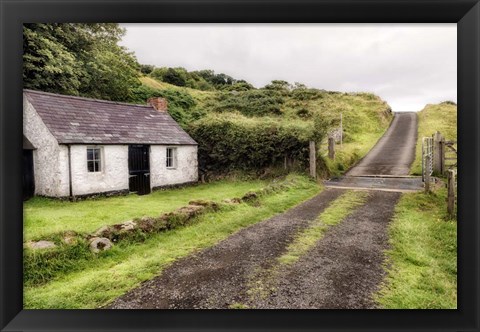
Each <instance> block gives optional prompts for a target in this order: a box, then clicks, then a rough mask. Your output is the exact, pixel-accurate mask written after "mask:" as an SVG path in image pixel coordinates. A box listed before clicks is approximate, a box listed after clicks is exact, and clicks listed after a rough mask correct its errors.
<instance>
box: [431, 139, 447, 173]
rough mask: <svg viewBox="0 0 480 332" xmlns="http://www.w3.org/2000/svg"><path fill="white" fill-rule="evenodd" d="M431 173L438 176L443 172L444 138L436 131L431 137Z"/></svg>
mask: <svg viewBox="0 0 480 332" xmlns="http://www.w3.org/2000/svg"><path fill="white" fill-rule="evenodd" d="M433 172H435V174H439V175H443V174H444V172H445V137H443V135H442V134H440V132H438V131H437V132H436V133H435V135H433Z"/></svg>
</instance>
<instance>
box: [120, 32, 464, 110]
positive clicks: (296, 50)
mask: <svg viewBox="0 0 480 332" xmlns="http://www.w3.org/2000/svg"><path fill="white" fill-rule="evenodd" d="M122 26H124V27H125V28H126V29H127V33H126V36H125V37H124V39H123V41H122V45H124V46H126V47H127V48H128V49H129V50H131V51H133V52H135V54H136V56H137V58H138V60H139V62H140V63H143V64H153V65H156V66H168V67H185V68H186V69H188V70H199V69H213V70H215V71H216V72H223V73H225V74H228V75H230V76H233V77H235V78H237V79H244V80H247V81H248V82H250V83H252V84H253V85H255V86H257V87H261V86H264V85H265V84H267V83H269V82H270V81H271V80H273V79H282V80H286V81H289V82H292V83H293V82H301V83H304V84H306V85H308V86H311V87H315V88H319V89H327V90H337V91H368V92H373V93H376V94H378V95H380V96H381V97H382V98H383V99H385V100H386V101H387V102H388V103H389V104H390V105H391V106H392V108H393V109H394V111H418V110H420V109H422V108H423V107H424V105H425V104H427V103H435V102H440V101H443V100H453V101H456V100H457V26H456V24H122Z"/></svg>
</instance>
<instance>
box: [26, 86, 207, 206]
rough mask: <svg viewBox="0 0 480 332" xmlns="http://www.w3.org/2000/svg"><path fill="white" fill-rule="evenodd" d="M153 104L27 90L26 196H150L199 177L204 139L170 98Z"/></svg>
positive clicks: (160, 99)
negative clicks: (173, 111) (174, 112)
mask: <svg viewBox="0 0 480 332" xmlns="http://www.w3.org/2000/svg"><path fill="white" fill-rule="evenodd" d="M148 104H149V106H145V105H133V104H126V103H118V102H111V101H105V100H97V99H89V98H82V97H73V96H65V95H59V94H53V93H46V92H40V91H33V90H24V91H23V135H24V144H23V148H24V150H23V155H24V188H23V189H24V197H25V196H27V197H25V198H28V196H31V195H32V194H35V195H41V196H48V197H75V196H85V195H92V194H98V193H105V194H110V193H116V192H128V191H129V192H137V193H138V194H147V193H149V192H150V191H151V189H152V188H153V189H154V188H157V187H165V186H170V185H178V184H184V183H190V182H195V181H197V180H198V166H197V143H196V142H195V141H194V140H193V139H192V138H191V137H190V136H189V135H188V134H187V133H186V132H185V131H184V130H183V129H182V128H181V127H180V126H179V125H178V124H177V123H176V122H175V120H173V118H172V117H171V116H170V115H169V114H168V112H167V102H166V100H165V99H162V98H152V99H149V100H148Z"/></svg>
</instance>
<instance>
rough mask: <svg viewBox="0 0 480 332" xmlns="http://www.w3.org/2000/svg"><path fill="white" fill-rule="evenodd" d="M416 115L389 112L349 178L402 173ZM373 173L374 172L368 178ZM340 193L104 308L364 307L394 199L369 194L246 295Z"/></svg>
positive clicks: (244, 234) (377, 274)
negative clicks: (264, 289) (265, 287)
mask: <svg viewBox="0 0 480 332" xmlns="http://www.w3.org/2000/svg"><path fill="white" fill-rule="evenodd" d="M416 125H417V123H416V114H412V113H404V114H397V115H396V117H395V119H394V121H393V123H392V125H391V127H390V128H389V130H388V131H387V133H386V134H385V136H384V137H383V138H382V139H381V140H380V141H379V142H378V144H377V145H376V146H375V147H374V149H372V151H371V152H370V153H369V154H368V155H367V156H366V157H365V158H364V159H363V160H362V162H361V163H360V164H359V165H358V166H357V167H355V168H353V169H352V170H351V171H350V172H349V175H355V174H356V175H364V174H367V175H371V174H389V175H403V174H407V173H408V167H409V166H410V163H411V162H412V161H413V156H414V151H415V150H414V149H415V142H416V140H415V138H416ZM370 172H375V173H370ZM344 192H345V190H343V189H333V188H329V189H325V190H324V191H323V192H322V193H320V194H319V195H317V196H316V197H314V198H313V199H311V200H309V201H306V202H304V203H302V204H300V205H299V206H297V207H295V208H293V209H290V210H289V211H287V212H285V213H283V214H280V215H277V216H275V217H273V218H270V219H268V220H265V221H262V222H260V223H258V224H255V225H252V226H250V227H247V228H246V229H243V230H241V231H240V232H238V233H236V234H234V235H232V236H230V237H229V238H227V239H225V240H224V241H222V242H220V243H219V244H218V245H215V246H213V247H211V248H208V249H205V250H203V251H201V252H199V253H197V254H195V255H192V256H189V257H186V258H184V259H181V260H178V261H177V262H175V263H174V264H172V265H171V266H170V267H168V268H166V269H165V270H164V271H163V273H162V274H161V275H160V276H158V277H156V278H154V279H152V280H149V281H147V282H145V283H143V284H142V285H141V286H140V287H138V288H136V289H133V290H132V291H130V292H128V293H127V294H125V295H123V296H121V297H120V298H118V299H116V300H115V301H114V302H113V303H112V304H111V305H110V306H109V308H125V309H126V308H185V309H187V308H189V309H191V308H229V307H232V306H235V305H237V304H241V305H247V306H248V307H250V308H372V307H374V303H373V301H372V299H371V295H372V293H373V292H375V291H376V289H377V287H378V284H379V282H380V281H381V279H382V277H383V269H382V266H381V265H382V262H383V260H384V254H383V251H384V249H385V248H386V247H387V240H388V237H387V226H388V223H389V221H390V218H391V216H392V215H393V208H394V207H395V204H396V202H397V201H398V198H399V197H400V194H399V193H395V192H379V191H371V192H370V196H369V199H368V200H367V202H366V203H365V204H364V205H362V206H360V207H358V208H357V209H356V210H355V211H354V212H353V214H351V215H350V216H349V217H347V218H345V219H344V220H343V221H341V222H340V224H338V225H337V226H333V227H330V228H329V229H328V231H327V232H326V234H325V236H324V237H323V238H322V239H321V240H320V241H318V243H317V244H316V246H315V247H314V248H313V249H312V250H310V251H309V252H308V253H307V254H306V255H305V256H303V257H302V258H301V259H300V260H299V261H298V262H297V263H295V264H294V265H293V266H291V267H290V268H288V269H285V270H284V271H283V273H281V274H279V275H278V276H276V278H275V280H273V281H272V286H273V287H272V289H271V290H270V291H269V292H268V294H267V295H265V294H264V296H263V297H254V298H252V297H251V296H250V295H249V294H250V293H248V290H249V289H250V288H251V282H252V278H253V279H255V276H256V275H257V274H258V271H259V270H260V271H261V270H268V269H269V268H270V267H271V266H272V265H273V264H274V263H275V262H276V258H277V257H279V256H280V255H281V254H282V253H284V252H285V250H286V248H287V246H288V244H289V243H290V242H291V241H292V240H293V238H294V236H295V234H297V233H298V232H299V231H300V230H302V229H305V228H306V227H308V226H309V224H310V222H311V221H312V220H314V219H315V218H316V217H317V216H318V215H319V214H320V213H321V212H322V211H323V210H324V209H325V208H326V207H327V206H328V205H329V204H330V203H331V202H332V201H333V200H334V199H336V198H337V197H338V196H339V195H341V194H342V193H344Z"/></svg>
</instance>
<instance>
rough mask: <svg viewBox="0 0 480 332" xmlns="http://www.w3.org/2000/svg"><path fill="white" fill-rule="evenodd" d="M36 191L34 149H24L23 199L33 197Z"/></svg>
mask: <svg viewBox="0 0 480 332" xmlns="http://www.w3.org/2000/svg"><path fill="white" fill-rule="evenodd" d="M34 193H35V177H34V174H33V150H23V200H24V201H25V200H27V199H29V198H31V197H33V195H34Z"/></svg>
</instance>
